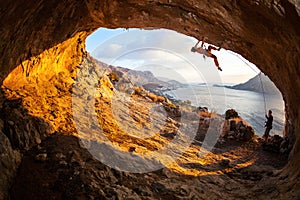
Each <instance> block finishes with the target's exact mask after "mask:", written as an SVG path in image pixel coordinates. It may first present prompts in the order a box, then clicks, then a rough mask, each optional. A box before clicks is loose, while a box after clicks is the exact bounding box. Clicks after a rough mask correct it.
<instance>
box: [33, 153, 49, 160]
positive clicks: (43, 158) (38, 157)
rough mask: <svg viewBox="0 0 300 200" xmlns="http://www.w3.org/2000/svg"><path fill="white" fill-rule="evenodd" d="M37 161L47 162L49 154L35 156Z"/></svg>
mask: <svg viewBox="0 0 300 200" xmlns="http://www.w3.org/2000/svg"><path fill="white" fill-rule="evenodd" d="M35 160H37V161H46V160H47V154H46V153H41V154H38V155H36V156H35Z"/></svg>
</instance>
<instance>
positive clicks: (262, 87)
mask: <svg viewBox="0 0 300 200" xmlns="http://www.w3.org/2000/svg"><path fill="white" fill-rule="evenodd" d="M227 52H229V53H230V54H232V55H234V56H236V57H237V58H239V59H240V60H241V61H243V62H244V63H245V64H246V65H247V66H248V67H250V69H251V70H252V71H254V72H255V73H256V74H258V77H259V80H260V86H261V90H262V94H263V98H264V109H265V113H267V103H266V96H265V92H264V86H263V82H262V78H261V72H257V71H256V70H255V69H254V68H253V67H252V66H251V65H250V64H249V63H248V62H246V61H245V60H244V59H243V58H241V57H240V56H239V55H238V54H237V53H234V52H232V51H227Z"/></svg>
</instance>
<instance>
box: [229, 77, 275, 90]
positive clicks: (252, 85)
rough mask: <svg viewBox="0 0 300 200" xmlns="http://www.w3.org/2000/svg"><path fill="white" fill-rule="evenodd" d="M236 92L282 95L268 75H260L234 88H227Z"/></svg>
mask: <svg viewBox="0 0 300 200" xmlns="http://www.w3.org/2000/svg"><path fill="white" fill-rule="evenodd" d="M226 87H227V88H231V89H235V90H249V91H253V92H265V93H267V94H280V92H279V90H278V89H277V87H276V86H275V84H274V83H273V82H272V81H271V80H270V79H269V77H267V76H266V75H264V74H262V73H259V74H258V75H256V76H255V77H253V78H251V79H250V80H248V81H247V82H245V83H241V84H238V85H234V86H226Z"/></svg>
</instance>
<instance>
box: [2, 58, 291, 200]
mask: <svg viewBox="0 0 300 200" xmlns="http://www.w3.org/2000/svg"><path fill="white" fill-rule="evenodd" d="M90 64H91V63H90ZM88 69H89V71H90V72H91V69H93V68H92V67H91V66H90V67H89V68H88ZM97 73H98V74H99V72H95V74H97ZM83 75H84V73H83ZM102 75H103V74H102ZM61 76H62V77H57V79H58V78H60V79H63V74H62V75H61ZM83 80H84V81H83V82H80V84H77V85H76V86H75V87H73V88H72V89H70V88H68V87H69V86H70V85H71V84H65V83H64V82H63V81H56V79H54V81H55V84H54V85H55V87H56V90H55V92H57V94H56V95H55V96H53V95H51V93H48V94H47V93H46V94H45V93H40V94H45V96H43V98H41V97H39V96H38V95H34V94H35V92H36V91H38V88H34V87H31V85H30V84H28V85H27V86H26V87H27V88H31V89H30V90H19V91H12V90H10V89H8V88H3V91H4V94H5V96H6V97H5V98H6V100H4V103H3V108H2V119H4V129H3V130H4V133H5V134H6V135H8V136H9V137H10V138H9V139H10V141H15V144H14V145H15V146H13V148H19V149H21V153H22V159H21V158H19V160H21V164H20V166H19V168H18V171H17V175H16V178H15V179H14V182H13V184H12V187H11V189H10V192H9V196H10V198H11V199H45V200H46V199H266V197H268V198H269V197H270V196H271V197H273V198H277V199H280V198H281V197H282V195H284V194H285V192H287V191H285V190H288V189H289V188H291V187H289V188H284V189H283V188H279V187H278V184H277V183H276V182H272V181H271V180H273V178H276V177H277V176H278V173H279V171H278V170H279V169H281V168H283V167H284V166H285V164H286V163H287V159H288V157H287V154H280V153H274V152H269V151H264V150H263V148H262V146H261V144H260V143H259V142H258V141H257V139H256V138H255V137H254V138H252V139H250V140H248V141H242V140H240V139H239V140H238V139H237V137H224V138H222V139H219V140H218V142H217V144H216V145H215V147H214V148H213V149H212V150H211V151H208V150H207V149H206V148H204V147H203V141H204V139H205V136H206V134H207V132H208V130H209V127H210V123H212V121H213V119H214V118H218V117H219V116H218V115H216V114H213V113H207V112H204V113H203V112H202V113H200V115H201V116H200V115H198V114H196V113H192V112H188V111H184V110H181V111H180V112H179V114H178V110H177V108H176V106H174V105H172V104H171V103H170V102H166V100H165V101H164V102H161V101H159V99H160V98H159V97H155V96H153V95H152V94H151V95H141V94H139V93H132V94H131V95H130V94H126V95H125V96H126V98H127V97H128V98H130V101H127V100H126V98H125V97H124V96H122V94H121V93H120V94H117V93H118V92H117V91H115V85H114V84H112V83H111V81H110V80H109V77H108V76H103V77H102V79H101V80H100V82H99V83H98V84H99V85H98V87H97V89H96V92H95V95H94V97H95V99H93V98H92V97H91V95H89V93H80V91H88V90H89V89H90V88H89V85H93V83H91V79H90V76H89V77H86V78H85V77H84V76H83ZM43 88H44V87H43ZM49 90H51V88H49ZM47 95H48V96H47ZM72 95H75V96H76V97H78V96H79V97H80V98H79V99H77V100H78V101H76V102H77V104H76V105H74V104H73V108H72V109H73V110H71V108H70V104H71V103H70V102H72V101H71V100H72V98H73V100H74V96H73V97H72ZM17 97H18V98H17ZM154 97H155V98H154ZM124 98H125V100H124ZM18 99H21V100H18ZM90 102H94V103H92V104H91V103H90ZM33 105H34V106H33ZM54 107H55V108H56V109H53V108H54ZM90 107H92V108H95V116H96V119H97V123H98V124H99V125H100V127H101V128H100V129H99V127H97V125H95V123H94V122H93V121H91V119H90V118H89V117H88V116H87V114H88V113H89V109H90ZM9 108H10V109H9ZM11 110H13V111H14V112H10V111H11ZM72 111H73V114H74V113H75V114H77V115H78V116H77V120H78V119H82V120H80V122H81V123H78V121H77V122H74V121H73V118H71V117H70V116H71V115H72ZM185 119H189V120H188V121H186V120H185ZM75 121H76V117H75ZM17 122H19V124H18V123H17ZM21 122H26V123H23V124H21ZM46 122H47V123H46ZM75 124H76V128H77V131H76V129H75ZM194 124H196V125H197V127H196V133H197V134H196V137H192V138H191V135H190V134H189V130H191V128H193V126H192V125H194ZM34 127H39V129H36V128H34ZM78 128H79V129H78ZM223 128H226V127H223ZM227 128H228V127H227ZM13 130H16V131H17V132H13ZM78 130H81V131H82V130H88V132H85V131H82V132H81V131H78ZM27 132H29V133H30V134H27ZM13 133H19V134H17V135H21V137H20V138H14V134H13ZM40 133H44V134H40ZM46 134H47V135H48V136H47V135H46ZM225 135H226V134H225ZM22 138H28V139H26V140H23V139H22ZM105 138H106V139H105ZM104 139H105V140H104ZM174 140H178V143H174V142H173V141H174ZM22 141H25V143H22ZM103 142H104V143H106V144H105V145H106V146H105V147H107V149H111V148H112V147H113V148H114V149H115V150H116V152H117V155H116V154H113V153H112V152H110V151H109V150H107V149H104V151H98V152H97V151H96V153H98V154H97V155H96V156H95V151H94V152H93V151H91V150H93V149H91V148H89V149H87V148H86V147H89V145H90V146H93V145H94V146H96V147H97V148H100V147H101V145H99V144H101V143H103ZM186 142H189V143H188V146H186V149H184V148H183V147H182V146H184V145H181V144H185V143H186ZM20 144H21V145H20ZM166 145H168V146H169V149H168V151H167V153H170V155H171V156H169V157H164V154H163V153H165V152H163V151H160V150H161V149H163V147H164V146H166ZM97 148H96V150H97ZM122 153H129V154H130V155H132V156H131V157H129V159H131V158H133V157H137V156H138V157H140V158H142V159H143V160H150V161H151V160H155V162H154V163H156V162H157V163H159V164H161V165H163V167H161V168H157V169H155V170H149V171H148V172H141V170H139V169H136V168H132V167H134V166H139V165H138V164H139V163H138V162H137V163H134V162H131V161H130V160H129V161H130V162H128V160H126V159H127V157H125V158H122V156H120V155H122ZM203 153H205V156H200V155H203ZM97 156H98V157H97ZM99 156H100V157H99ZM19 157H20V156H19ZM103 157H105V158H112V159H115V160H117V159H121V161H122V162H124V165H128V166H129V167H131V168H129V169H134V170H133V172H132V171H131V172H124V171H121V170H116V168H117V167H110V166H111V165H106V164H105V163H103V162H100V161H99V159H101V158H103ZM170 157H171V160H172V159H173V158H174V162H170ZM122 159H123V160H122ZM18 162H20V161H18ZM149 163H150V165H151V164H153V162H149ZM121 164H122V163H121ZM9 166H10V165H9ZM13 166H15V165H13ZM147 167H148V166H146V168H145V169H149V168H147ZM127 169H128V168H127ZM266 183H267V184H266ZM293 188H295V187H293ZM282 198H283V197H282Z"/></svg>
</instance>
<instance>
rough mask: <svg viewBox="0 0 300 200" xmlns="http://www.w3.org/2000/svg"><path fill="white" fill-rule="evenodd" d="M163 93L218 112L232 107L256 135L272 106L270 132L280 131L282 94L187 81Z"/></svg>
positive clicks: (282, 114)
mask: <svg viewBox="0 0 300 200" xmlns="http://www.w3.org/2000/svg"><path fill="white" fill-rule="evenodd" d="M165 93H166V94H168V95H170V96H172V97H174V98H175V99H178V100H183V101H185V100H189V101H191V103H192V105H193V106H197V107H198V106H200V107H207V108H208V109H209V111H212V112H216V113H218V114H220V115H225V112H226V110H228V109H235V110H236V111H237V112H238V113H239V116H241V117H242V118H243V119H244V120H245V121H247V122H248V123H249V124H250V125H251V126H252V127H253V128H254V130H255V133H256V135H259V136H262V135H263V134H264V130H265V128H264V124H265V121H266V118H265V115H266V111H268V110H272V112H273V118H274V120H273V129H272V130H271V132H270V135H275V134H277V135H281V136H282V134H283V130H284V123H285V112H284V101H283V98H282V95H281V94H263V93H258V92H252V91H246V90H234V89H229V88H226V87H220V86H214V85H189V86H186V87H182V88H178V89H176V90H170V91H167V92H165ZM264 102H265V103H264Z"/></svg>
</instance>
